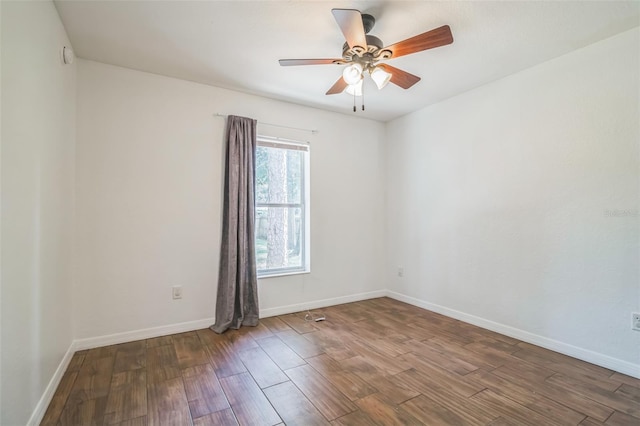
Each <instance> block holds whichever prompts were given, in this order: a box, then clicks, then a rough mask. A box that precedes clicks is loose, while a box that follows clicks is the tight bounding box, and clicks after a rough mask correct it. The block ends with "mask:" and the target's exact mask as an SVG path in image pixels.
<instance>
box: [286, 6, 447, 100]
mask: <svg viewBox="0 0 640 426" xmlns="http://www.w3.org/2000/svg"><path fill="white" fill-rule="evenodd" d="M331 13H333V16H334V18H335V19H336V22H337V23H338V26H339V27H340V29H341V30H342V34H344V37H345V39H346V43H345V44H344V45H343V47H342V58H335V59H280V61H279V62H280V65H281V66H283V67H287V66H295V65H326V64H335V65H346V64H348V66H347V67H345V68H344V70H343V72H342V77H340V78H339V79H338V81H336V82H335V84H334V85H333V86H332V87H331V88H330V89H329V90H328V91H327V93H326V94H327V95H334V94H337V93H342V92H343V91H344V90H345V89H346V90H347V93H349V94H352V95H354V96H360V95H362V82H363V79H364V74H365V73H366V72H368V73H369V74H370V75H371V79H372V80H373V81H374V83H375V84H376V86H377V87H378V89H382V88H383V87H384V86H386V85H387V83H389V82H391V83H393V84H396V85H397V86H400V87H402V88H403V89H408V88H410V87H411V86H413V85H414V84H416V83H417V82H418V81H420V77H418V76H415V75H413V74H410V73H408V72H406V71H403V70H401V69H398V68H395V67H392V66H391V65H388V64H382V63H380V61H383V60H386V59H395V58H399V57H400V56H405V55H410V54H412V53H416V52H421V51H423V50H427V49H433V48H434V47H440V46H444V45H447V44H451V43H453V36H452V35H451V29H450V28H449V26H448V25H444V26H442V27H439V28H436V29H433V30H431V31H427V32H425V33H422V34H418V35H416V36H413V37H411V38H408V39H406V40H403V41H400V42H398V43H395V44H392V45H390V46H386V47H383V46H384V44H383V43H382V40H380V39H379V38H378V37H376V36H373V35H369V31H371V29H372V28H373V26H374V25H375V22H376V20H375V18H374V17H373V16H371V15H368V14H366V13H360V11H358V10H355V9H332V10H331ZM362 108H363V109H364V105H363V107H362ZM354 111H355V106H354Z"/></svg>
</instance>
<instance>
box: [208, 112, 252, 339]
mask: <svg viewBox="0 0 640 426" xmlns="http://www.w3.org/2000/svg"><path fill="white" fill-rule="evenodd" d="M256 124H257V122H256V120H253V119H250V118H246V117H237V116H235V115H230V116H229V117H227V146H226V161H225V179H224V206H223V213H222V244H221V248H220V271H219V274H218V298H217V300H216V323H215V324H214V325H212V326H211V329H212V330H213V331H215V332H216V333H224V332H225V331H226V330H228V329H229V328H233V329H238V328H240V326H242V325H250V326H255V325H258V313H259V310H258V278H257V274H256V255H255V240H254V222H255V188H254V185H255V161H256Z"/></svg>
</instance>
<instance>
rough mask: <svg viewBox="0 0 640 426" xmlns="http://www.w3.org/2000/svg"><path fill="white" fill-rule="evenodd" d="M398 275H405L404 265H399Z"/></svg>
mask: <svg viewBox="0 0 640 426" xmlns="http://www.w3.org/2000/svg"><path fill="white" fill-rule="evenodd" d="M398 276H399V277H400V278H402V277H404V268H403V267H402V266H398Z"/></svg>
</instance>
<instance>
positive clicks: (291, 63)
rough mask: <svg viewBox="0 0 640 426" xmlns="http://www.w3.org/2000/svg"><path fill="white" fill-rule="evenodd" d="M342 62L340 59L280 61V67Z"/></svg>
mask: <svg viewBox="0 0 640 426" xmlns="http://www.w3.org/2000/svg"><path fill="white" fill-rule="evenodd" d="M341 61H343V59H342V58H340V59H280V60H279V61H278V62H280V65H281V66H283V67H291V66H294V65H326V64H338V63H340V62H341Z"/></svg>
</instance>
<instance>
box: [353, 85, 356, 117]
mask: <svg viewBox="0 0 640 426" xmlns="http://www.w3.org/2000/svg"><path fill="white" fill-rule="evenodd" d="M353 112H356V91H355V90H354V91H353Z"/></svg>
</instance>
